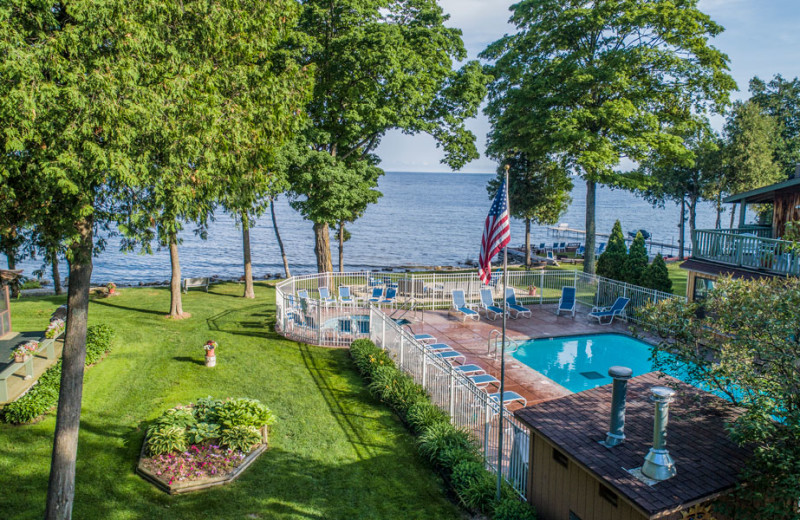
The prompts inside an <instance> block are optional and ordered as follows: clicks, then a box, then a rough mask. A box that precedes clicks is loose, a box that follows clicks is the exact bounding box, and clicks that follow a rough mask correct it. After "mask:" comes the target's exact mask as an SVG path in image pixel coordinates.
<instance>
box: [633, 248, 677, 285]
mask: <svg viewBox="0 0 800 520" xmlns="http://www.w3.org/2000/svg"><path fill="white" fill-rule="evenodd" d="M640 285H641V286H642V287H648V288H650V289H655V290H656V291H663V292H666V293H671V292H672V280H670V278H669V270H668V269H667V263H666V262H665V261H664V257H663V256H661V253H658V254H657V255H656V257H655V258H654V259H653V261H652V262H651V263H650V265H648V266H647V269H646V270H645V272H644V274H643V275H642V281H641V283H640Z"/></svg>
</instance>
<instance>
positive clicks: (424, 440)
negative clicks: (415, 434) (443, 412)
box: [417, 422, 474, 471]
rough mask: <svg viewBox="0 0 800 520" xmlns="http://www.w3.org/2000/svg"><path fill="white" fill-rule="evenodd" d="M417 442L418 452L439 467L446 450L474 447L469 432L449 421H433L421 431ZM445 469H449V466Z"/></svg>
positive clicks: (441, 465)
mask: <svg viewBox="0 0 800 520" xmlns="http://www.w3.org/2000/svg"><path fill="white" fill-rule="evenodd" d="M417 442H418V443H419V452H420V454H421V455H422V456H423V457H425V458H426V459H428V460H429V461H431V462H432V463H434V464H435V465H437V466H439V467H443V464H442V462H443V454H444V453H447V452H448V450H452V449H455V448H462V449H464V450H469V449H474V444H473V443H472V439H471V438H470V436H469V433H468V432H466V431H464V430H460V429H458V428H456V427H455V426H453V425H452V424H450V423H449V422H447V423H444V422H441V423H434V424H433V425H432V426H431V427H429V428H427V429H426V430H424V431H423V432H422V434H421V435H420V436H419V440H418V441H417ZM446 469H447V470H448V471H449V470H450V468H446Z"/></svg>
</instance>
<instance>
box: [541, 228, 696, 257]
mask: <svg viewBox="0 0 800 520" xmlns="http://www.w3.org/2000/svg"><path fill="white" fill-rule="evenodd" d="M547 236H548V237H555V238H576V239H579V240H581V241H583V242H585V241H586V231H585V230H583V229H574V228H571V227H569V225H568V224H564V223H561V224H559V225H558V226H549V227H548V228H547ZM594 236H595V237H596V238H595V242H596V243H599V242H602V241H604V242H608V238H609V237H610V236H611V235H610V234H608V233H595V234H594ZM624 238H625V242H626V243H628V244H630V243H631V242H633V238H631V237H629V236H626V237H624ZM645 244H647V252H648V253H649V254H650V255H655V254H656V253H661V256H678V250H679V249H680V247H679V246H678V244H676V243H674V242H671V243H666V242H659V241H657V240H653V238H652V237H650V238H649V239H648V240H645ZM531 245H533V244H531ZM665 250H666V253H667V254H665ZM683 250H684V255H686V256H687V257H688V256H691V254H692V242H691V240H686V243H685V244H684V247H683Z"/></svg>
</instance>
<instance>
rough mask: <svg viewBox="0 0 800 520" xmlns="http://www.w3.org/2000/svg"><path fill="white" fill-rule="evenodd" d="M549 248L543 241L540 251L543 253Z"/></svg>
mask: <svg viewBox="0 0 800 520" xmlns="http://www.w3.org/2000/svg"><path fill="white" fill-rule="evenodd" d="M546 249H547V245H546V244H545V243H544V242H542V243H540V244H539V252H541V253H543V252H544V251H545V250H546Z"/></svg>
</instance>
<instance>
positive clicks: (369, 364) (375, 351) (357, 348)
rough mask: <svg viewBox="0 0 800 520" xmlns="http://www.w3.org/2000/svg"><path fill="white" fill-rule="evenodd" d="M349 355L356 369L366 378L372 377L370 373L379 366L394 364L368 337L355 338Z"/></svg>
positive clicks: (392, 365)
mask: <svg viewBox="0 0 800 520" xmlns="http://www.w3.org/2000/svg"><path fill="white" fill-rule="evenodd" d="M350 356H351V357H352V358H353V363H354V364H355V365H356V368H357V369H358V371H359V372H360V373H361V375H362V376H364V377H365V378H367V379H372V373H373V372H374V371H375V369H377V368H379V367H382V366H391V367H394V366H395V365H394V361H392V359H391V358H390V357H389V355H388V354H387V353H386V352H385V351H384V350H383V349H381V348H379V347H377V346H376V345H375V343H373V342H372V341H370V340H368V339H357V340H355V341H354V342H353V343H351V344H350Z"/></svg>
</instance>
